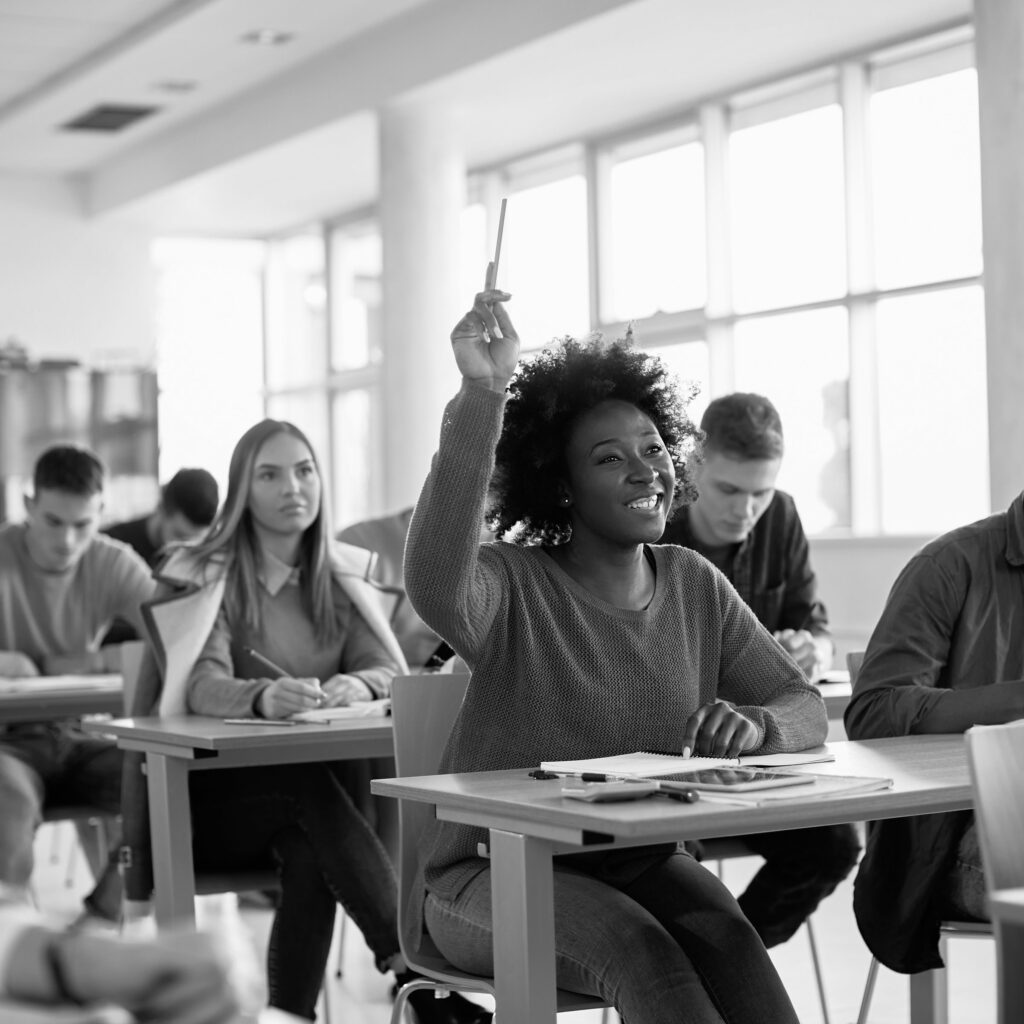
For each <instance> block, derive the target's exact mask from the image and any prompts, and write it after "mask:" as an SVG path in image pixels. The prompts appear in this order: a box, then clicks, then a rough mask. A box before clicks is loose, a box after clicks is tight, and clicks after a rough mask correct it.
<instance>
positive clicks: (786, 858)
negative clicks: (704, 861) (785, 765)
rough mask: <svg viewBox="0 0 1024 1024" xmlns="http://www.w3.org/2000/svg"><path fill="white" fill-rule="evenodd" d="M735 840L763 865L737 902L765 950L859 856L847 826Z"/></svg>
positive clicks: (790, 931) (790, 930)
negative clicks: (758, 857) (759, 937)
mask: <svg viewBox="0 0 1024 1024" xmlns="http://www.w3.org/2000/svg"><path fill="white" fill-rule="evenodd" d="M741 838H742V840H743V842H744V843H745V844H746V845H747V846H748V847H750V849H751V850H752V851H753V852H754V853H757V854H759V855H760V856H762V857H764V864H763V865H762V866H761V868H760V870H759V871H758V872H757V874H756V875H755V876H754V877H753V878H752V879H751V880H750V884H749V885H748V886H747V888H746V891H745V892H744V893H743V895H741V896H740V897H739V904H740V908H741V909H742V911H743V913H744V914H746V915H747V919H748V920H749V921H750V923H751V924H752V925H753V926H754V928H755V929H756V930H757V934H758V935H760V936H761V941H762V942H763V943H764V944H765V946H766V947H767V948H768V949H771V947H772V946H777V945H779V944H780V943H782V942H786V941H787V940H788V939H790V938H792V936H793V935H794V933H795V932H796V931H797V929H798V928H799V927H800V925H802V924H803V923H804V921H806V920H807V918H808V917H810V916H811V914H813V913H814V911H815V909H816V908H817V906H818V904H819V903H820V902H821V901H822V900H823V899H824V898H825V897H826V896H828V895H829V894H830V893H831V892H832V891H833V890H834V889H835V887H836V886H837V885H838V884H839V883H840V882H841V881H842V880H843V879H844V878H846V876H847V875H848V874H849V873H850V872H851V871H852V870H853V869H854V867H855V866H856V864H857V858H858V857H859V855H860V839H859V837H858V834H857V829H856V828H855V827H854V826H853V825H828V826H824V827H822V828H801V829H792V830H789V831H786V832H765V833H762V834H759V835H752V836H742V837H741ZM699 855H700V851H699V847H698V856H699Z"/></svg>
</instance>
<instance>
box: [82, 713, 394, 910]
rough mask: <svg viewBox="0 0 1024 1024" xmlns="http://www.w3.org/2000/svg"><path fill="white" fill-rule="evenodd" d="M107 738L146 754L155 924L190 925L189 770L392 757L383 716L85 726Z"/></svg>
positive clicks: (184, 718)
mask: <svg viewBox="0 0 1024 1024" xmlns="http://www.w3.org/2000/svg"><path fill="white" fill-rule="evenodd" d="M84 728H86V729H87V730H88V731H90V732H98V733H103V734H104V735H108V736H114V737H115V739H116V740H117V745H118V746H119V747H120V748H121V749H122V750H135V751H140V752H141V753H144V754H145V755H146V774H147V786H148V789H149V825H150V835H151V838H152V843H153V877H154V898H155V902H156V919H157V923H158V924H159V925H160V926H164V925H168V924H171V923H177V924H193V923H194V921H195V902H194V898H195V867H194V864H193V861H192V823H191V813H190V807H189V792H188V776H189V772H193V771H203V770H210V769H216V768H239V767H244V766H246V765H266V764H291V763H296V762H300V761H345V760H351V759H356V758H364V757H391V756H393V754H394V741H393V738H392V727H391V719H390V718H357V719H349V720H345V721H341V722H334V723H331V724H330V725H294V726H273V725H260V724H259V723H258V722H257V721H255V720H254V722H253V724H252V725H227V724H226V723H225V722H224V721H223V720H222V719H220V718H207V717H205V716H202V715H181V716H178V717H170V718H159V717H149V718H121V719H114V720H113V721H110V722H97V723H89V722H87V723H84Z"/></svg>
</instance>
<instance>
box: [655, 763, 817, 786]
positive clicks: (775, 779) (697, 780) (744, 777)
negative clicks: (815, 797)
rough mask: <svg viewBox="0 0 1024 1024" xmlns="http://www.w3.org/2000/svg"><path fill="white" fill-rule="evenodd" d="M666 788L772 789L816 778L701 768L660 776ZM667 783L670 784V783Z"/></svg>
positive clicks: (780, 773) (732, 769) (659, 778)
mask: <svg viewBox="0 0 1024 1024" xmlns="http://www.w3.org/2000/svg"><path fill="white" fill-rule="evenodd" d="M657 781H658V783H659V784H660V785H664V786H666V788H672V787H673V784H674V785H676V786H688V787H692V788H693V789H731V790H734V791H739V790H745V789H769V788H772V787H775V786H799V785H801V784H806V783H809V782H813V781H814V776H813V775H801V774H800V773H798V772H773V771H764V770H763V769H761V768H699V769H697V770H696V771H693V772H676V773H675V774H674V775H659V776H658V778H657ZM666 784H667V785H666Z"/></svg>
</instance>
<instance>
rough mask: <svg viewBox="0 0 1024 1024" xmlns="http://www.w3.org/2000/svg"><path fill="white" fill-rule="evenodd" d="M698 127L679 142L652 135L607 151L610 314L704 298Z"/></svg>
mask: <svg viewBox="0 0 1024 1024" xmlns="http://www.w3.org/2000/svg"><path fill="white" fill-rule="evenodd" d="M694 131H695V130H694V129H690V130H689V131H687V132H686V133H685V136H690V138H689V139H687V140H686V141H681V142H679V143H678V144H673V142H674V140H671V139H662V138H656V139H654V140H646V139H645V140H643V143H642V144H636V143H634V144H633V145H626V146H621V147H616V148H615V149H613V150H612V151H610V152H609V154H608V156H609V168H608V178H607V181H608V195H609V203H608V221H609V223H608V232H609V234H608V241H607V245H606V246H604V250H603V251H604V252H605V253H606V254H607V259H608V269H607V277H606V279H605V280H606V282H607V287H606V288H604V290H603V292H602V296H601V300H602V319H604V320H606V321H615V320H628V319H631V318H633V319H635V318H638V317H648V316H651V315H653V314H655V313H659V312H664V313H674V312H678V311H680V310H683V309H697V308H699V307H701V306H703V305H704V302H705V300H706V297H707V253H706V246H705V231H704V217H705V209H706V203H705V197H704V148H703V146H702V145H701V143H700V142H698V141H695V140H693V139H692V136H693V134H694ZM685 136H684V138H685ZM655 142H656V143H659V144H661V148H654V146H653V143H655ZM666 143H667V145H666Z"/></svg>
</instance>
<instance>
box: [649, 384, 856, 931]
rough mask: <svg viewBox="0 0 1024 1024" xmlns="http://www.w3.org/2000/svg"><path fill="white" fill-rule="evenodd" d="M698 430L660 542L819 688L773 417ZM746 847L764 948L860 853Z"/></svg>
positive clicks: (840, 845)
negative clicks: (755, 860)
mask: <svg viewBox="0 0 1024 1024" xmlns="http://www.w3.org/2000/svg"><path fill="white" fill-rule="evenodd" d="M700 425H701V429H702V430H703V431H704V433H705V435H706V439H705V443H704V461H703V462H702V463H700V464H699V465H697V466H696V467H695V470H694V482H695V483H696V485H697V490H698V498H697V500H696V501H695V502H693V503H692V504H691V505H688V506H686V507H684V508H682V509H680V510H679V512H678V513H677V514H676V516H675V517H674V518H673V519H672V521H671V522H670V523H669V524H668V526H667V527H666V529H665V533H664V534H663V535H662V538H661V542H662V543H663V544H680V545H682V546H683V547H688V548H692V549H693V550H695V551H698V552H700V553H701V554H702V555H703V556H704V557H705V558H707V559H708V560H709V561H710V562H712V563H713V564H714V565H715V566H717V567H718V568H719V569H720V570H721V571H722V572H723V573H725V575H726V576H727V577H728V578H729V581H730V582H731V583H732V585H733V586H734V587H735V588H736V590H737V591H738V593H739V595H740V597H742V598H743V600H744V601H746V602H747V604H748V605H749V606H750V607H751V609H752V610H753V612H754V614H755V615H756V616H757V617H758V620H759V621H760V622H761V625H763V626H764V627H765V629H767V630H768V631H769V632H770V633H772V634H773V635H774V636H775V638H776V640H778V641H779V643H780V644H782V646H783V647H784V648H785V649H786V650H787V651H788V652H789V654H790V655H791V656H792V658H793V659H794V661H796V663H797V664H798V665H799V666H800V667H801V668H802V669H803V670H804V673H805V675H807V677H808V678H810V679H816V678H818V677H819V676H820V674H821V672H822V671H824V670H825V669H827V668H828V667H829V665H830V664H831V662H832V651H833V649H832V638H831V636H830V635H829V631H828V616H827V614H826V612H825V606H824V605H823V604H822V603H821V601H819V600H818V596H817V581H816V579H815V576H814V571H813V570H812V569H811V562H810V554H809V549H808V544H807V535H806V534H805V533H804V528H803V525H802V524H801V522H800V516H799V515H798V514H797V511H796V505H795V504H794V502H793V499H792V498H791V497H790V496H789V495H788V494H786V493H785V492H784V491H779V490H776V488H775V480H776V478H777V477H778V475H779V468H780V467H781V465H782V456H783V451H784V446H783V437H782V421H781V420H780V418H779V414H778V412H777V411H776V409H775V406H774V405H772V403H771V402H770V401H769V400H768V399H767V398H765V397H764V396H763V395H755V394H743V393H736V394H731V395H724V396H723V397H721V398H716V399H715V400H714V401H713V402H712V403H711V404H710V405H709V406H708V408H707V411H706V412H705V413H704V417H703V419H702V420H701V424H700ZM744 841H745V842H746V844H747V845H748V846H749V847H750V848H751V849H752V850H753V851H754V852H756V853H759V854H760V855H761V856H762V857H764V858H765V863H764V865H763V866H762V867H761V869H760V871H758V873H757V875H755V876H754V878H753V880H752V881H751V883H750V885H749V886H748V887H747V890H746V892H744V893H743V895H742V896H740V898H739V904H740V906H741V907H742V908H743V912H744V913H745V914H746V915H747V917H748V918H749V919H750V921H751V923H752V924H753V925H754V927H755V928H756V929H757V931H758V934H759V935H760V936H761V939H762V940H763V942H764V944H765V945H766V946H774V945H777V944H778V943H780V942H785V941H786V940H787V939H788V938H789V937H790V936H791V935H792V934H793V933H794V932H795V931H796V930H797V929H798V928H799V927H800V925H801V924H802V923H803V922H804V921H805V920H806V919H807V918H808V917H809V916H810V914H811V913H813V911H814V909H815V907H817V905H818V904H819V903H820V902H821V900H822V899H824V898H825V897H826V896H827V895H828V894H829V893H831V892H832V891H833V889H835V887H836V886H837V885H838V884H839V883H840V882H841V881H842V880H843V879H844V878H845V877H846V876H847V875H848V874H849V873H850V872H851V871H852V870H853V866H854V865H855V864H856V863H857V855H858V854H859V853H860V842H859V840H858V838H857V832H856V829H855V828H854V827H853V826H852V825H833V826H828V827H825V828H813V829H798V830H796V831H790V832H772V833H767V834H764V835H754V836H745V837H744ZM698 852H699V851H698Z"/></svg>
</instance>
